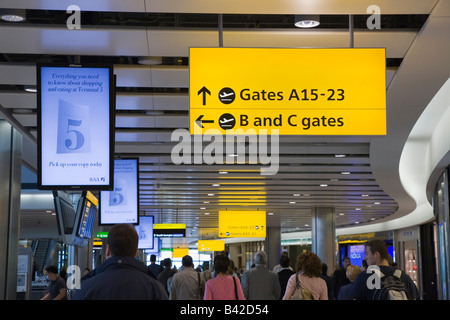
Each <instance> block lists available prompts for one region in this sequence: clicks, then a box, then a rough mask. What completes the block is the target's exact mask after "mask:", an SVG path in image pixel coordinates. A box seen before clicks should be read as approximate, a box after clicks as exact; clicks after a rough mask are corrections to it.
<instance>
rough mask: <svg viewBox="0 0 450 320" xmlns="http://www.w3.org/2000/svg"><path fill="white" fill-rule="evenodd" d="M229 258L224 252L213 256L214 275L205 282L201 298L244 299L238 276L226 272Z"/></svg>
mask: <svg viewBox="0 0 450 320" xmlns="http://www.w3.org/2000/svg"><path fill="white" fill-rule="evenodd" d="M229 265H230V259H228V257H227V256H226V255H224V254H219V255H217V256H216V257H215V258H214V270H215V271H216V277H215V278H212V279H210V280H208V281H207V282H206V284H205V294H204V296H203V300H245V298H244V293H243V292H242V288H241V282H240V281H239V278H238V277H232V276H230V275H228V274H227V269H228V266H229Z"/></svg>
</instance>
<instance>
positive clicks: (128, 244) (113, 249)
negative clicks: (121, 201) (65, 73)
mask: <svg viewBox="0 0 450 320" xmlns="http://www.w3.org/2000/svg"><path fill="white" fill-rule="evenodd" d="M137 253H138V234H137V232H136V230H135V229H134V227H133V226H131V225H129V224H116V225H115V226H113V227H112V228H111V230H110V231H109V232H108V238H107V239H106V258H107V259H108V258H110V257H112V256H117V257H125V256H130V257H134V258H135V257H136V256H137Z"/></svg>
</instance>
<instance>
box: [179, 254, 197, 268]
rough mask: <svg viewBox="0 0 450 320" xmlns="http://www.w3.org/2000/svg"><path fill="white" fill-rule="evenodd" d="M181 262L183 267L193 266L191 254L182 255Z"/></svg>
mask: <svg viewBox="0 0 450 320" xmlns="http://www.w3.org/2000/svg"><path fill="white" fill-rule="evenodd" d="M181 264H182V265H183V267H192V266H194V262H193V261H192V257H191V256H188V255H186V256H184V257H183V258H182V259H181Z"/></svg>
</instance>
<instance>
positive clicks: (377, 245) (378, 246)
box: [366, 239, 389, 260]
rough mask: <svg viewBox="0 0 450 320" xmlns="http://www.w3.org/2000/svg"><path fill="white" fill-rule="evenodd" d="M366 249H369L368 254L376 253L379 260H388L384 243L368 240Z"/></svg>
mask: <svg viewBox="0 0 450 320" xmlns="http://www.w3.org/2000/svg"><path fill="white" fill-rule="evenodd" d="M366 247H369V248H370V252H372V254H375V252H378V253H379V254H380V259H381V260H388V259H389V252H388V248H387V245H386V243H385V242H384V241H382V240H378V239H374V240H370V241H368V242H367V243H366Z"/></svg>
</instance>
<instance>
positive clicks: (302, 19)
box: [294, 15, 320, 28]
mask: <svg viewBox="0 0 450 320" xmlns="http://www.w3.org/2000/svg"><path fill="white" fill-rule="evenodd" d="M294 20H295V26H296V27H297V28H314V27H317V26H318V25H320V17H319V16H318V15H296V16H294Z"/></svg>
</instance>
